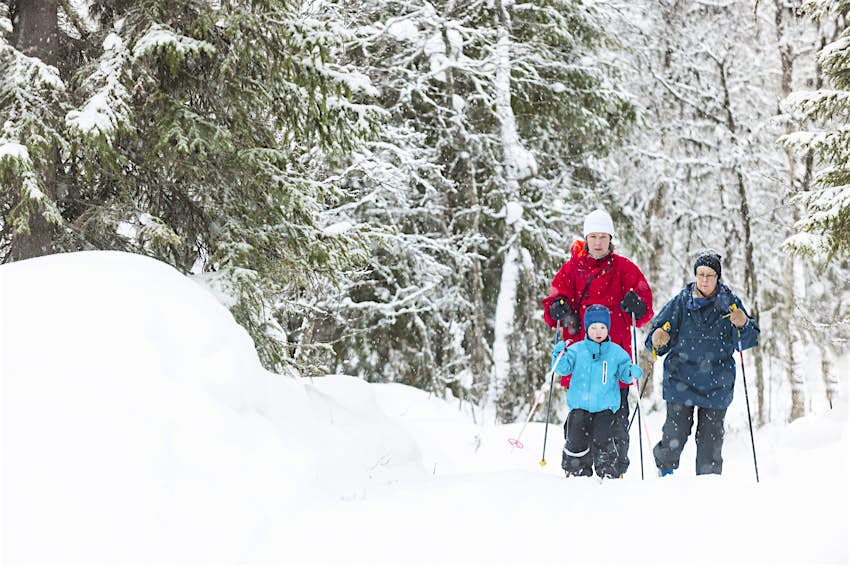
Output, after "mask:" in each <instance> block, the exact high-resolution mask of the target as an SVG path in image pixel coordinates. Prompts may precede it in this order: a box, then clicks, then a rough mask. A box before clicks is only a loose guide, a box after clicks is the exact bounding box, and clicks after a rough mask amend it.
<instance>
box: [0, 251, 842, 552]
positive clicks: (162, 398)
mask: <svg viewBox="0 0 850 567" xmlns="http://www.w3.org/2000/svg"><path fill="white" fill-rule="evenodd" d="M0 293H2V298H3V300H2V314H0V315H2V321H3V324H2V333H3V334H2V336H0V339H2V340H0V344H2V353H0V356H2V370H3V374H2V395H3V398H2V408H3V419H2V427H3V430H2V436H3V444H2V461H3V466H2V474H3V478H2V482H3V500H2V521H3V526H2V534H3V541H2V549H3V552H2V556H3V560H4V562H5V563H32V562H35V563H64V562H73V563H81V564H91V563H95V562H99V563H110V564H121V563H130V562H142V563H161V562H168V563H174V562H196V563H216V564H222V563H238V564H245V563H261V562H263V563H287V564H293V563H336V562H350V563H368V564H374V563H457V564H469V563H483V564H490V563H514V562H516V563H524V564H529V563H530V564H541V563H553V564H555V563H557V564H567V563H569V564H577V563H578V564H581V563H615V564H624V563H645V564H659V563H664V564H690V563H703V564H724V565H725V564H730V563H731V564H741V563H832V564H836V563H845V564H846V563H847V561H848V543H847V541H848V540H847V533H848V531H847V530H848V522H847V513H848V490H847V488H848V476H847V455H848V444H847V440H848V411H847V403H846V398H843V399H842V400H841V401H840V402H839V403H838V404H837V405H836V407H835V408H834V409H832V410H822V411H819V412H817V413H815V414H813V415H810V416H808V417H806V418H804V419H800V420H797V421H795V422H794V423H792V424H772V425H769V426H767V427H764V428H761V429H757V430H756V433H755V434H756V448H757V450H758V464H759V473H760V477H761V482H760V483H758V484H756V482H755V478H754V476H755V475H754V470H753V458H752V450H751V447H750V438H749V433H748V431H747V428H746V421H745V420H744V421H743V425H742V422H741V419H740V416H741V415H745V410H743V411H744V413H742V410H741V409H740V408H741V406H742V405H743V399H742V398H741V397H740V396H739V397H736V400H735V402H734V404H733V406H734V407H736V410H737V411H736V412H730V420H729V432H728V437H727V442H726V446H725V450H724V457H725V465H724V474H723V476H721V477H696V476H694V474H693V458H694V453H693V444H692V442H691V443H689V446H688V448H687V449H686V451H685V453H684V455H683V465H682V468H681V469H680V470H679V471H677V473H676V475H674V476H673V477H667V478H664V479H659V478H657V477H655V476H654V474H653V472H652V471H653V467H652V465H651V456H650V452H649V447H648V445H649V443H648V442H647V441H646V440H645V441H644V449H645V467H646V480H641V476H640V461H639V457H638V439H637V437H636V430H637V428H636V427H635V428H634V430H633V432H634V433H635V437H634V438H633V442H632V449H631V457H632V467H631V469H630V470H629V472H628V474H627V475H626V477H625V478H624V479H622V480H615V481H606V482H605V483H603V484H599V483H598V482H596V481H595V480H593V479H565V478H562V474H561V470H560V466H559V463H560V454H559V452H560V446H561V440H562V434H561V429H560V427H558V426H557V425H556V426H551V427H550V429H549V432H548V434H549V436H548V438H549V442H548V444H547V445H548V446H547V452H546V460H547V464H546V465H545V466H541V465H540V464H539V461H540V458H541V452H542V442H543V435H544V425H543V424H542V423H536V422H533V423H531V424H530V425H529V426H528V428H527V429H526V430H525V431H524V433H523V436H522V441H523V442H524V443H525V448H524V449H512V448H511V446H510V445H509V444H508V443H507V439H508V438H509V437H515V436H516V435H517V433H518V431H519V429H520V428H521V426H522V424H521V423H520V424H513V425H509V426H500V427H481V426H477V425H475V424H474V423H473V422H472V420H471V419H470V418H469V417H468V414H467V412H463V411H459V408H458V405H457V404H456V403H453V404H450V403H447V402H445V401H443V400H439V399H436V398H433V397H429V395H428V394H427V393H425V392H422V391H419V390H416V389H413V388H410V387H407V386H402V385H397V384H384V385H371V384H367V383H365V382H362V381H360V380H358V379H355V378H351V377H345V376H326V377H322V378H315V379H305V378H284V377H281V376H277V375H273V374H270V373H268V372H266V371H264V370H263V369H262V368H261V367H260V364H259V362H258V360H257V357H256V354H255V353H254V350H253V347H252V344H251V341H250V339H249V337H248V335H247V334H246V333H245V332H244V330H242V329H241V328H240V327H239V326H237V325H236V324H235V322H234V321H233V318H232V317H231V315H230V313H229V312H228V311H227V310H226V309H225V308H224V307H222V306H221V305H220V304H219V303H218V302H217V301H216V299H215V298H214V297H213V295H212V294H211V293H209V292H208V291H207V290H206V289H205V288H203V287H201V286H200V285H199V284H198V283H196V282H194V281H192V280H191V279H189V278H186V277H184V276H182V275H180V274H179V273H177V272H176V271H175V270H173V269H171V268H170V267H168V266H166V265H164V264H162V263H159V262H156V261H154V260H150V259H147V258H142V257H138V256H132V255H128V254H121V253H109V252H88V253H77V254H67V255H57V256H51V257H47V258H40V259H35V260H29V261H25V262H19V263H14V264H10V265H5V266H2V267H0ZM845 384H846V379H845V381H844V382H843V383H842V386H844V385H845ZM751 396H752V394H751ZM735 404H737V405H735ZM644 417H645V421H646V422H647V425H648V427H647V429H648V432H649V436H650V438H653V440H657V437H658V434H659V432H660V427H661V422H662V420H663V414H661V413H650V414H648V415H646V416H644Z"/></svg>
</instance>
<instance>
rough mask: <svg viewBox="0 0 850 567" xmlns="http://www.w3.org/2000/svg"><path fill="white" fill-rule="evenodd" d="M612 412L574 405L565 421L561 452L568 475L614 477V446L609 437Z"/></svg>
mask: <svg viewBox="0 0 850 567" xmlns="http://www.w3.org/2000/svg"><path fill="white" fill-rule="evenodd" d="M613 421H614V412H612V411H611V410H604V411H600V412H595V413H591V412H589V411H586V410H583V409H573V410H570V413H569V414H567V420H566V421H565V422H564V437H565V438H566V442H565V443H564V453H563V457H562V459H561V467H562V468H563V469H564V471H566V473H567V475H568V476H593V471H594V469H595V470H596V474H597V475H598V476H600V477H608V478H616V477H617V470H616V465H617V449H616V448H615V447H614V440H613V438H612V437H611V424H612V423H613Z"/></svg>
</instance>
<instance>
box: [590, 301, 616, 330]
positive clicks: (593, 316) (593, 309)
mask: <svg viewBox="0 0 850 567" xmlns="http://www.w3.org/2000/svg"><path fill="white" fill-rule="evenodd" d="M594 323H602V324H603V325H605V327H606V328H607V329H610V328H611V312H610V311H608V308H607V307H605V306H604V305H591V306H590V307H588V308H587V309H586V310H585V312H584V330H585V332H587V329H588V328H589V327H590V326H591V325H593V324H594Z"/></svg>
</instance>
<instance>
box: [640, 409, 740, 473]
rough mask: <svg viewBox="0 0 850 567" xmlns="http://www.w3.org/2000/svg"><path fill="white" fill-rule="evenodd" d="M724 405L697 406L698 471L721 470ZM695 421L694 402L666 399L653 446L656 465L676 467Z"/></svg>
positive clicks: (669, 468) (667, 467)
mask: <svg viewBox="0 0 850 567" xmlns="http://www.w3.org/2000/svg"><path fill="white" fill-rule="evenodd" d="M725 419H726V410H725V409H714V408H698V410H697V433H696V443H697V474H720V473H721V472H722V471H723V457H722V456H721V453H722V451H723V427H724V421H725ZM693 425H694V406H686V405H684V404H674V403H671V402H667V419H666V420H665V421H664V426H663V427H662V428H661V441H659V442H658V444H657V445H656V446H655V448H654V449H653V450H652V454H653V455H654V456H655V466H657V467H658V468H659V469H661V470H673V469H677V468H679V457H680V456H681V455H682V450H683V449H684V448H685V442H686V441H687V440H688V437H690V435H691V429H692V428H693Z"/></svg>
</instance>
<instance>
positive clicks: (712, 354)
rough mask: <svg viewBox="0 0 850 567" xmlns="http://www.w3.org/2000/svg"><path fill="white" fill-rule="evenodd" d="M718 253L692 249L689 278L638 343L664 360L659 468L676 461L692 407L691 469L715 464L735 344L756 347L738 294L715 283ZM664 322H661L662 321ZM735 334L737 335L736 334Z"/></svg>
mask: <svg viewBox="0 0 850 567" xmlns="http://www.w3.org/2000/svg"><path fill="white" fill-rule="evenodd" d="M720 274H721V266H720V256H719V255H718V254H716V253H714V252H707V253H704V254H702V255H700V256H699V257H698V258H697V260H696V262H695V263H694V275H695V276H696V277H695V280H696V281H694V282H691V283H689V284H687V285H686V286H685V287H684V289H682V291H681V292H679V294H678V295H676V296H675V297H674V298H673V299H671V300H670V301H669V302H667V305H665V306H664V308H663V309H662V310H661V311H660V312H659V313H658V315H657V316H656V317H655V319H653V321H652V324H651V328H650V334H649V336H648V337H647V340H646V347H647V348H649V349H650V350H652V349H655V350H656V351H657V354H658V355H659V356H662V355H665V354H666V355H667V358H666V360H665V361H664V384H663V396H664V401H666V402H667V418H666V420H665V422H664V427H663V428H662V432H661V441H660V442H659V443H658V444H657V445H656V446H655V448H654V449H653V455H654V456H655V464H656V466H657V467H658V470H659V474H660V475H661V476H665V475H667V474H670V473H672V472H673V470H674V469H677V468H678V467H679V457H680V456H681V454H682V449H684V446H685V442H686V441H687V440H688V437H689V436H690V434H691V429H692V427H693V423H694V408H695V407H696V408H699V410H698V412H697V417H698V421H697V430H696V444H697V462H696V472H697V474H720V473H721V472H722V470H723V457H722V454H721V453H722V450H723V427H724V420H725V418H726V409H727V408H728V407H729V404H731V403H732V394H733V389H734V386H735V358H734V355H735V350H736V349H737V347H738V339H739V336H740V340H741V345H742V347H743V348H744V349H748V348H751V347H754V346H757V345H758V336H759V328H758V325H757V324H756V322H755V320H754V319H752V318H751V317H750V316H749V315H748V314H747V311H746V309H744V306H743V305H742V304H741V300H740V299H739V298H738V297H737V296H736V295H735V294H734V293H732V291H731V290H730V289H729V288H728V287H727V286H726V285H725V284H723V283H722V282H721V281H720ZM668 323H669V326H667V328H665V325H666V324H668ZM739 334H740V335H739Z"/></svg>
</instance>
